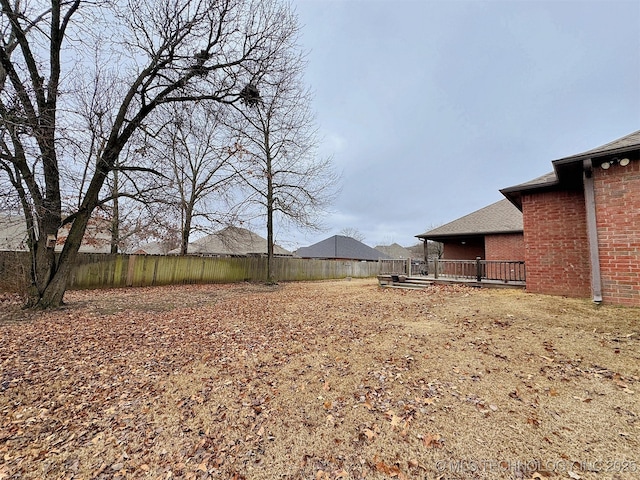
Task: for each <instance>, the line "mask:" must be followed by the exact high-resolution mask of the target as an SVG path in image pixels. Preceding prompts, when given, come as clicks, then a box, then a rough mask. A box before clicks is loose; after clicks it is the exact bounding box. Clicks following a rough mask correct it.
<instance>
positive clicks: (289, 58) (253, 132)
mask: <svg viewBox="0 0 640 480" xmlns="http://www.w3.org/2000/svg"><path fill="white" fill-rule="evenodd" d="M292 40H295V39H292ZM283 51H284V52H285V54H284V55H282V57H281V58H280V59H279V60H278V62H277V63H276V64H277V68H276V69H273V70H271V71H269V72H265V74H264V75H262V76H261V77H260V78H259V82H256V83H255V84H251V86H252V89H251V91H249V92H247V93H248V94H250V97H249V98H248V101H245V102H243V104H241V105H236V111H237V113H238V115H237V117H239V118H237V117H236V118H235V119H234V120H233V122H232V123H231V124H230V127H231V128H232V129H233V130H235V132H236V137H237V141H238V145H239V146H240V149H239V152H238V154H237V159H238V163H237V164H236V168H237V169H238V175H239V176H240V177H241V178H242V180H243V182H244V186H245V187H246V189H247V191H248V197H247V204H248V205H253V206H257V207H258V208H259V215H260V216H262V217H266V226H267V255H268V273H267V277H268V280H269V281H274V279H273V278H272V273H273V268H272V260H273V246H274V224H275V222H276V217H277V220H278V221H280V222H281V223H285V222H291V223H293V224H294V225H296V226H298V227H302V228H304V229H312V230H313V229H319V228H320V227H321V226H322V216H323V213H324V212H325V211H326V207H327V206H328V204H329V202H330V201H331V200H332V199H333V197H334V196H335V194H336V193H337V191H338V182H339V177H338V175H337V174H336V173H335V171H334V168H333V165H332V162H331V159H329V158H325V159H323V158H318V157H317V155H316V150H317V146H318V138H317V135H316V128H315V126H314V120H315V119H314V116H313V114H312V111H311V94H310V91H309V90H308V89H307V88H305V87H304V85H303V83H302V74H303V71H304V67H305V61H304V58H303V56H302V55H301V54H300V53H299V52H298V51H297V50H296V47H295V43H294V42H293V41H292V42H291V44H290V45H289V48H288V50H283Z"/></svg>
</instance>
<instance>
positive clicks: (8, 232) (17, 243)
mask: <svg viewBox="0 0 640 480" xmlns="http://www.w3.org/2000/svg"><path fill="white" fill-rule="evenodd" d="M0 250H12V251H15V250H27V226H26V223H25V221H24V217H22V216H19V215H6V214H0Z"/></svg>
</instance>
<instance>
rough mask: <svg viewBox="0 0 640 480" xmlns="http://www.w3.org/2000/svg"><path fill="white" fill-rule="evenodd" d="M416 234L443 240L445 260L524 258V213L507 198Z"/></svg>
mask: <svg viewBox="0 0 640 480" xmlns="http://www.w3.org/2000/svg"><path fill="white" fill-rule="evenodd" d="M416 237H418V238H420V239H422V240H423V241H425V242H426V241H427V240H432V241H435V242H440V243H442V244H443V253H442V259H445V260H475V259H476V258H477V257H480V258H481V259H483V260H513V261H523V260H524V259H525V252H524V237H523V224H522V213H521V212H520V210H519V209H518V208H516V207H515V206H514V205H513V204H512V203H511V202H509V201H508V200H506V199H503V200H500V201H498V202H496V203H493V204H491V205H489V206H486V207H484V208H481V209H480V210H477V211H475V212H472V213H470V214H468V215H465V216H464V217H461V218H459V219H457V220H454V221H452V222H449V223H447V224H445V225H442V226H440V227H437V228H434V229H432V230H429V231H428V232H425V233H422V234H420V235H416Z"/></svg>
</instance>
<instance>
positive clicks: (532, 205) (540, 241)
mask: <svg viewBox="0 0 640 480" xmlns="http://www.w3.org/2000/svg"><path fill="white" fill-rule="evenodd" d="M522 213H523V219H524V246H525V262H526V268H527V290H528V291H530V292H533V293H546V294H551V295H567V296H571V297H590V296H591V270H590V266H589V248H588V241H587V225H586V212H585V204H584V194H583V192H581V191H578V192H572V191H565V192H544V193H535V194H529V195H523V197H522Z"/></svg>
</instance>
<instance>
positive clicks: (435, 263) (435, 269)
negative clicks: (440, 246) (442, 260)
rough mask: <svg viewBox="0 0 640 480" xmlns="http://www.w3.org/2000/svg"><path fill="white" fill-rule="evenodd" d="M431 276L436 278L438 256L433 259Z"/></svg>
mask: <svg viewBox="0 0 640 480" xmlns="http://www.w3.org/2000/svg"><path fill="white" fill-rule="evenodd" d="M433 278H438V258H437V257H436V258H434V259H433Z"/></svg>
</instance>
